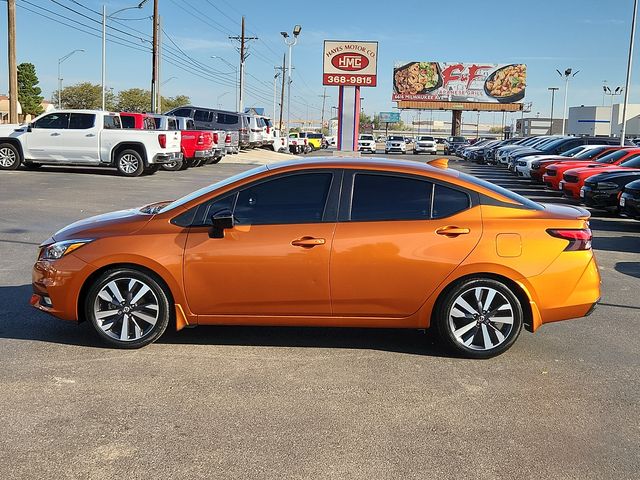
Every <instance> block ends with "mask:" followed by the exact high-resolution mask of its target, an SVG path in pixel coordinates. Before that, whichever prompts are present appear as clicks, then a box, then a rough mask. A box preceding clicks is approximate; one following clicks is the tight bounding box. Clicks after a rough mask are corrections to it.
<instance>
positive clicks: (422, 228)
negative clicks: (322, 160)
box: [330, 171, 482, 318]
mask: <svg viewBox="0 0 640 480" xmlns="http://www.w3.org/2000/svg"><path fill="white" fill-rule="evenodd" d="M344 185H345V187H344V191H343V198H345V195H346V198H350V199H351V200H350V202H347V203H346V205H345V204H343V205H341V212H340V220H341V221H339V223H338V224H337V226H336V232H335V235H334V239H333V248H332V255H331V264H330V271H331V278H330V281H331V297H332V306H333V313H334V315H339V316H341V315H343V316H365V317H399V318H400V317H407V316H410V315H412V314H413V313H415V312H417V311H418V309H419V308H420V307H421V306H422V304H423V303H424V302H425V300H426V299H427V298H428V297H429V295H431V294H432V293H433V292H434V290H435V289H436V288H437V287H438V285H440V283H442V281H443V280H445V278H446V277H447V275H449V274H450V273H452V272H453V271H454V269H455V268H456V267H457V266H458V265H459V264H460V263H461V262H462V261H463V260H464V259H465V257H467V255H469V253H471V251H472V250H473V248H474V247H475V246H476V244H477V243H478V241H479V239H480V236H481V233H482V220H481V216H480V207H479V206H475V207H472V203H471V197H470V195H469V194H468V193H467V192H464V191H462V190H461V189H458V188H456V187H453V186H448V185H445V184H441V183H433V182H430V181H428V179H425V178H423V177H415V176H407V175H393V174H379V173H374V172H364V171H363V172H357V173H355V174H348V175H347V174H345V179H344ZM351 189H352V190H351ZM351 191H352V192H353V193H352V195H349V193H350V192H351ZM345 211H346V212H345ZM343 212H345V213H343ZM343 217H344V218H343Z"/></svg>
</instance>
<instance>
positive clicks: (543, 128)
mask: <svg viewBox="0 0 640 480" xmlns="http://www.w3.org/2000/svg"><path fill="white" fill-rule="evenodd" d="M560 133H562V119H561V118H554V119H553V128H551V119H550V118H540V117H526V118H518V119H516V130H515V134H516V135H518V136H524V137H527V136H529V135H556V134H560Z"/></svg>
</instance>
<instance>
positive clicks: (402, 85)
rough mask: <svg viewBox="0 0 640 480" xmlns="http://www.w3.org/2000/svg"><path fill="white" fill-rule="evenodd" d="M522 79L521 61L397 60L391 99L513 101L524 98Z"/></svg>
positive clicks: (524, 71) (525, 67)
mask: <svg viewBox="0 0 640 480" xmlns="http://www.w3.org/2000/svg"><path fill="white" fill-rule="evenodd" d="M526 80H527V66H526V65H524V64H513V63H509V64H504V63H448V62H397V63H396V64H395V66H394V69H393V96H392V99H393V100H394V101H412V102H421V101H423V102H427V101H441V102H442V101H444V102H489V103H514V102H518V101H520V100H522V99H523V98H524V93H525V86H526Z"/></svg>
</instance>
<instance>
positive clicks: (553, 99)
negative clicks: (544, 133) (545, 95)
mask: <svg viewBox="0 0 640 480" xmlns="http://www.w3.org/2000/svg"><path fill="white" fill-rule="evenodd" d="M547 90H549V91H550V92H551V120H550V121H549V135H553V104H554V101H555V98H556V92H557V91H558V90H560V89H559V88H558V87H549V88H548V89H547Z"/></svg>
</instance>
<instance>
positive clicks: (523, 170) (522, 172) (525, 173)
mask: <svg viewBox="0 0 640 480" xmlns="http://www.w3.org/2000/svg"><path fill="white" fill-rule="evenodd" d="M516 173H517V174H518V176H519V177H523V178H531V169H530V168H529V167H526V166H525V167H523V166H517V167H516Z"/></svg>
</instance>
